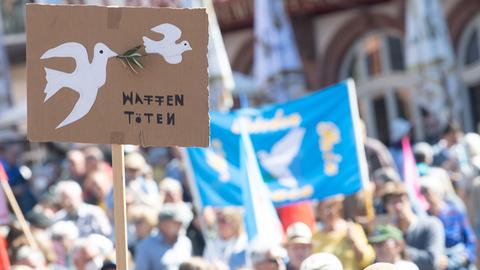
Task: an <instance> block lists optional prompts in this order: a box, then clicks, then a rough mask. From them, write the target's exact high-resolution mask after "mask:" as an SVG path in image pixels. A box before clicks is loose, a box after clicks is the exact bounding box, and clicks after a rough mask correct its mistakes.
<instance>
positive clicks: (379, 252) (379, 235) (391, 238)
mask: <svg viewBox="0 0 480 270" xmlns="http://www.w3.org/2000/svg"><path fill="white" fill-rule="evenodd" d="M368 241H369V242H370V243H371V244H372V245H373V247H374V249H375V254H376V258H375V261H377V262H384V263H391V264H394V265H395V266H397V267H398V268H399V269H402V270H419V269H418V267H417V266H416V265H415V264H414V263H412V262H410V261H408V260H407V258H406V256H405V241H404V240H403V234H402V231H400V230H399V229H398V228H396V227H394V226H392V225H379V226H378V227H377V228H376V229H375V230H374V232H373V234H372V235H371V236H370V237H369V239H368Z"/></svg>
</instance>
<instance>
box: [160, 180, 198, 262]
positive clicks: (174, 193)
mask: <svg viewBox="0 0 480 270" xmlns="http://www.w3.org/2000/svg"><path fill="white" fill-rule="evenodd" d="M158 189H159V192H160V201H161V203H162V204H164V203H184V204H186V205H188V206H189V207H191V204H190V203H186V202H184V201H183V187H182V185H181V183H180V182H179V181H178V180H176V179H173V178H170V177H166V178H164V179H162V181H160V184H159V185H158ZM193 214H194V218H193V220H192V222H191V223H190V225H189V226H188V227H187V236H188V238H190V240H191V241H192V245H193V246H192V248H193V255H194V256H202V255H203V254H204V252H205V246H206V242H205V238H204V237H203V232H202V230H201V226H200V219H199V217H198V215H197V213H196V211H194V212H193Z"/></svg>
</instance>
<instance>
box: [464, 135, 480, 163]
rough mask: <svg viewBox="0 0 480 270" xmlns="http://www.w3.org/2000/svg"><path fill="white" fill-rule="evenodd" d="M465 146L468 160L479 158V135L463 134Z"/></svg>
mask: <svg viewBox="0 0 480 270" xmlns="http://www.w3.org/2000/svg"><path fill="white" fill-rule="evenodd" d="M465 146H466V148H467V153H468V156H469V157H470V158H473V157H477V156H480V135H479V134H477V133H467V134H465Z"/></svg>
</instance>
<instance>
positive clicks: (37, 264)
mask: <svg viewBox="0 0 480 270" xmlns="http://www.w3.org/2000/svg"><path fill="white" fill-rule="evenodd" d="M14 263H15V264H16V265H24V266H28V267H32V268H33V269H45V267H46V264H47V262H46V260H45V256H44V255H43V254H42V252H40V251H39V250H36V249H33V248H31V247H29V246H22V247H20V248H19V249H18V251H17V254H16V258H15V262H14Z"/></svg>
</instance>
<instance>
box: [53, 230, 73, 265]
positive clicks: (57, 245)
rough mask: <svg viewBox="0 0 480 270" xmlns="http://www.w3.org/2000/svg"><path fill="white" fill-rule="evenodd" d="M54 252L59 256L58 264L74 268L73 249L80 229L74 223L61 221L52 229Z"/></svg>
mask: <svg viewBox="0 0 480 270" xmlns="http://www.w3.org/2000/svg"><path fill="white" fill-rule="evenodd" d="M50 234H51V236H52V241H53V250H54V252H55V254H56V255H57V260H56V262H55V263H56V264H57V265H61V266H64V267H66V268H72V267H73V257H72V253H73V248H74V244H75V240H76V239H77V238H78V229H77V226H75V223H73V222H72V221H59V222H57V223H55V224H54V225H53V226H52V227H51V228H50Z"/></svg>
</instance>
